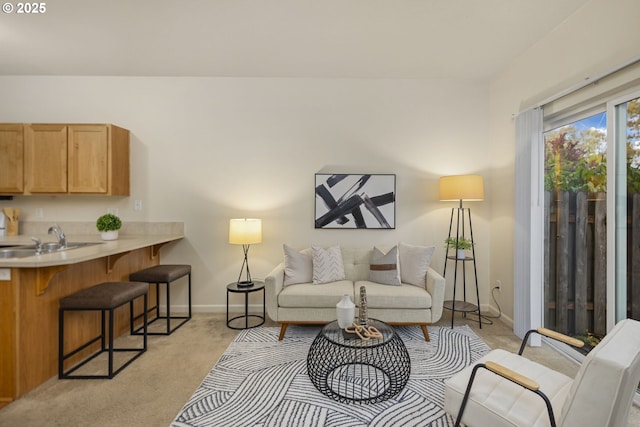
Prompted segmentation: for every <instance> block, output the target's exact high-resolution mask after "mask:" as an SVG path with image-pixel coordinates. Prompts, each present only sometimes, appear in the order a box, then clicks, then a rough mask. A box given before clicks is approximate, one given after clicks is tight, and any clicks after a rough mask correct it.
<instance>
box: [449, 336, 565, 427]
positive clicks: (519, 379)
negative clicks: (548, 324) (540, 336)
mask: <svg viewBox="0 0 640 427" xmlns="http://www.w3.org/2000/svg"><path fill="white" fill-rule="evenodd" d="M533 331H534V332H535V330H533ZM483 368H484V369H487V370H488V371H490V372H493V373H494V374H496V375H499V376H501V377H502V378H505V379H507V380H509V381H511V382H513V383H515V384H518V385H519V386H521V387H524V388H526V389H527V390H529V391H531V392H532V393H535V394H537V395H538V396H539V397H540V398H541V399H542V400H543V401H544V403H545V406H546V407H547V414H548V415H549V422H550V424H551V427H556V419H555V415H554V414H553V407H552V406H551V401H550V400H549V398H548V397H547V395H546V394H544V393H543V392H542V391H540V384H538V382H536V381H534V380H532V379H531V378H529V377H527V376H525V375H522V374H519V373H518V372H516V371H513V370H511V369H509V368H507V367H506V366H503V365H501V364H499V363H496V362H492V361H489V360H488V361H486V362H484V363H478V364H477V365H475V366H474V367H473V370H472V371H471V377H470V378H469V383H468V384H467V389H466V391H465V393H464V397H463V398H462V403H461V404H460V410H459V411H458V417H457V418H456V423H455V427H459V426H460V423H461V422H462V413H463V412H464V409H465V407H466V406H467V401H468V400H469V394H470V393H471V386H472V385H473V382H474V380H475V379H476V374H477V372H478V370H479V369H483Z"/></svg>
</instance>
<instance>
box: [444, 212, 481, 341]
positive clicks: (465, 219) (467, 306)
mask: <svg viewBox="0 0 640 427" xmlns="http://www.w3.org/2000/svg"><path fill="white" fill-rule="evenodd" d="M465 214H466V215H465ZM454 216H455V217H456V228H455V230H454V228H453V217H454ZM466 223H468V224H469V227H468V229H469V236H470V240H471V256H465V257H464V258H459V257H458V256H457V254H456V252H454V253H453V255H449V246H447V255H446V260H445V263H444V272H443V274H442V275H443V277H445V278H446V277H447V276H446V275H447V265H448V264H449V263H450V262H451V261H453V263H454V269H453V300H448V301H445V302H444V308H445V309H447V310H451V311H452V313H451V328H452V329H453V320H454V317H455V314H456V312H460V313H463V317H466V316H467V313H476V312H477V313H478V323H479V324H480V329H482V316H481V315H480V291H479V290H478V273H477V269H476V251H475V245H474V242H473V227H472V226H471V209H469V208H463V207H462V200H460V206H459V207H458V208H452V209H451V220H450V221H449V239H451V238H455V239H456V241H457V240H458V239H459V238H465V231H466V228H467V227H466ZM468 262H471V263H473V275H474V279H475V285H476V304H473V303H471V302H468V301H467V269H466V265H467V263H468ZM458 263H461V264H462V300H456V289H457V285H458Z"/></svg>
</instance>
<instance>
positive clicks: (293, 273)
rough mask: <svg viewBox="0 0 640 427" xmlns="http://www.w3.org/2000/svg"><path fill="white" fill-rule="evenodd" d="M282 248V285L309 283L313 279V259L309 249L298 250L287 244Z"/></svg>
mask: <svg viewBox="0 0 640 427" xmlns="http://www.w3.org/2000/svg"><path fill="white" fill-rule="evenodd" d="M282 246H283V248H284V286H289V285H297V284H298V283H311V281H312V280H313V260H312V259H311V249H309V248H307V249H303V250H301V251H298V250H297V249H295V248H292V247H291V246H289V245H287V244H286V243H285V244H284V245H282Z"/></svg>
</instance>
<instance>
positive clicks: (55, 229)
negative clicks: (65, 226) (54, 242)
mask: <svg viewBox="0 0 640 427" xmlns="http://www.w3.org/2000/svg"><path fill="white" fill-rule="evenodd" d="M47 233H49V234H52V233H55V235H56V237H57V238H58V243H59V244H60V247H61V248H66V247H67V237H66V236H65V235H64V232H63V231H62V228H60V226H59V225H58V224H53V225H52V226H51V227H49V231H48V232H47Z"/></svg>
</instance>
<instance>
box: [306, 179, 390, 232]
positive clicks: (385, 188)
mask: <svg viewBox="0 0 640 427" xmlns="http://www.w3.org/2000/svg"><path fill="white" fill-rule="evenodd" d="M315 200H316V209H315V228H344V229H350V228H388V229H391V228H396V176H395V175H392V174H367V175H363V174H321V173H318V174H316V190H315Z"/></svg>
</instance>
